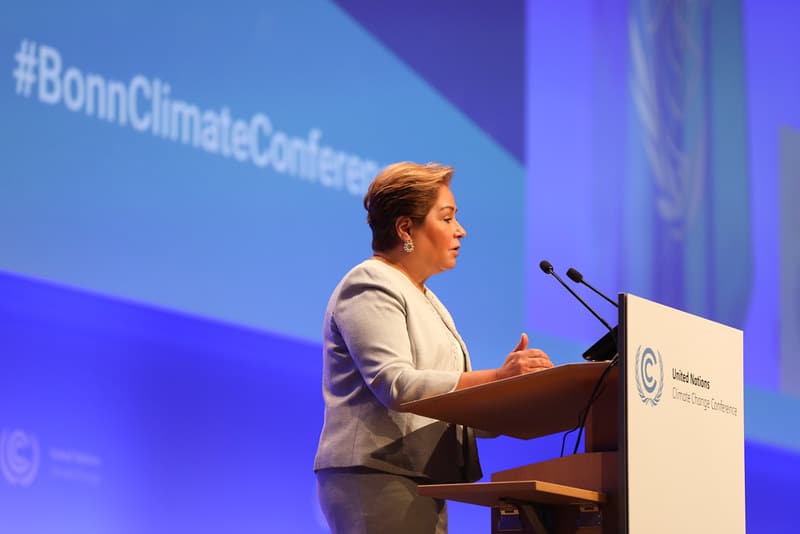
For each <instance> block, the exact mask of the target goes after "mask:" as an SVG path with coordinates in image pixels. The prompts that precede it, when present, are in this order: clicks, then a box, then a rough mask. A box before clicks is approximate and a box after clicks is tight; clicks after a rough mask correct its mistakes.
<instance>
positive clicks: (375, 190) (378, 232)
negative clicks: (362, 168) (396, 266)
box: [364, 161, 453, 252]
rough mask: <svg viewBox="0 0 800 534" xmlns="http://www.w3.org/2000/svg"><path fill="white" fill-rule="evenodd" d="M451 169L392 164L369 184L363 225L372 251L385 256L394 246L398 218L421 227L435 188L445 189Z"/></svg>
mask: <svg viewBox="0 0 800 534" xmlns="http://www.w3.org/2000/svg"><path fill="white" fill-rule="evenodd" d="M452 177H453V167H450V166H447V165H441V164H439V163H427V164H425V165H420V164H419V163H412V162H410V161H402V162H400V163H393V164H391V165H389V166H387V167H386V168H385V169H383V170H382V171H381V172H380V173H379V174H378V176H376V177H375V179H374V180H373V181H372V183H371V184H370V186H369V189H368V190H367V194H366V195H365V196H364V208H365V209H366V210H367V223H368V224H369V227H370V228H372V250H374V251H376V252H385V251H387V250H389V249H391V248H393V247H394V246H396V245H397V244H398V242H399V241H400V238H399V237H398V235H397V231H396V230H395V222H396V221H397V219H398V218H399V217H408V218H410V219H411V220H412V221H413V223H414V224H422V223H423V222H424V220H425V216H426V215H428V212H429V211H430V210H431V208H432V207H433V205H434V203H435V202H436V197H437V196H438V194H439V188H440V187H441V186H443V185H446V186H449V185H450V180H451V179H452Z"/></svg>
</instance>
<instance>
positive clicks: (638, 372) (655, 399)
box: [634, 345, 664, 406]
mask: <svg viewBox="0 0 800 534" xmlns="http://www.w3.org/2000/svg"><path fill="white" fill-rule="evenodd" d="M650 352H651V354H654V355H655V354H657V355H658V357H657V358H656V359H657V360H658V372H659V377H658V390H657V391H656V393H655V395H654V396H652V397H650V396H648V395H646V394H645V387H644V384H642V346H641V345H639V348H638V349H636V360H635V362H634V365H635V372H634V375H635V377H636V389H637V390H638V391H639V398H640V399H642V402H643V403H644V404H645V405H647V404H650V405H652V406H655V405H656V404H658V403H659V402H660V401H661V394H662V393H663V392H664V359H663V358H662V357H661V352H660V351H656V352H654V351H653V350H652V349H651V350H650Z"/></svg>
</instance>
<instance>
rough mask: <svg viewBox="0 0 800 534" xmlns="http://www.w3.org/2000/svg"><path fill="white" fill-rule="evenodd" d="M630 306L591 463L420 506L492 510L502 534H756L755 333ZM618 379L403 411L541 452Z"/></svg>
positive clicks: (658, 308)
mask: <svg viewBox="0 0 800 534" xmlns="http://www.w3.org/2000/svg"><path fill="white" fill-rule="evenodd" d="M619 302H620V313H619V332H620V334H619V339H618V347H619V352H620V356H619V363H618V364H617V365H615V366H613V367H611V368H610V369H609V370H608V372H607V373H606V375H605V377H604V378H603V380H604V382H605V384H604V386H602V387H601V388H600V389H599V392H600V393H599V395H598V396H597V399H596V400H595V402H594V403H593V404H592V406H591V408H590V410H589V413H588V418H587V423H586V438H585V452H583V453H581V454H575V455H570V456H564V457H561V458H555V459H552V460H547V461H543V462H539V463H535V464H530V465H525V466H522V467H517V468H514V469H509V470H506V471H500V472H497V473H493V474H492V475H491V481H490V482H479V483H474V484H438V485H424V486H419V490H418V491H419V493H420V494H421V495H426V496H430V497H436V498H441V499H447V500H453V501H460V502H465V503H470V504H475V505H480V506H487V507H491V509H492V522H491V524H492V532H493V533H498V534H500V533H512V532H522V533H529V532H533V533H536V534H543V533H552V534H562V533H576V532H577V533H581V534H595V533H597V534H600V533H602V534H612V533H613V534H617V533H626V534H627V533H634V534H640V533H648V534H655V533H661V532H664V533H667V532H692V533H694V532H697V533H698V534H699V533H705V532H726V533H729V532H736V533H742V534H743V533H744V425H743V414H742V404H743V395H742V377H743V372H742V332H741V331H740V330H735V329H732V328H729V327H726V326H724V325H720V324H718V323H714V322H712V321H708V320H706V319H703V318H701V317H697V316H693V315H690V314H687V313H685V312H681V311H678V310H674V309H672V308H668V307H666V306H663V305H660V304H657V303H654V302H650V301H647V300H645V299H641V298H639V297H635V296H633V295H627V294H621V295H620V300H619ZM665 362H666V366H665ZM608 367H609V363H608V362H599V363H573V364H566V365H560V366H558V367H555V368H552V369H548V370H546V371H542V372H539V373H535V374H529V375H522V376H517V377H513V378H508V379H504V380H499V381H496V382H491V383H488V384H483V385H480V386H475V387H472V388H467V389H464V390H460V391H455V392H452V393H448V394H444V395H438V396H436V397H431V398H428V399H422V400H419V401H415V402H411V403H407V404H404V405H403V406H402V409H403V410H404V411H410V412H413V413H416V414H419V415H424V416H427V417H431V418H434V419H439V420H442V421H448V422H452V423H458V424H462V425H466V426H470V427H473V428H477V429H481V430H486V431H489V432H491V433H493V434H502V435H507V436H512V437H515V438H520V439H532V438H536V437H541V436H545V435H549V434H554V433H558V432H564V431H567V430H570V429H572V428H573V427H575V426H576V424H577V422H578V419H579V417H580V415H581V413H582V412H583V411H584V410H585V409H586V407H587V405H588V402H589V398H590V396H591V395H592V392H593V390H594V388H595V386H596V384H597V383H598V381H599V380H600V379H601V376H602V375H603V373H604V371H606V369H607V368H608ZM665 367H666V370H665ZM665 385H668V386H669V387H665ZM705 447H710V448H711V450H713V451H714V452H713V453H711V454H704V450H705V449H704V448H705Z"/></svg>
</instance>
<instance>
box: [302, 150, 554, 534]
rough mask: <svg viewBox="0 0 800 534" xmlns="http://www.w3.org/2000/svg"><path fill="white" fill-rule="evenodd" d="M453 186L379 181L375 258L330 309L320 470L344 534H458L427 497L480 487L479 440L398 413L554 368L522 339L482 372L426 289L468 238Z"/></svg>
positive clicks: (423, 173)
mask: <svg viewBox="0 0 800 534" xmlns="http://www.w3.org/2000/svg"><path fill="white" fill-rule="evenodd" d="M452 175H453V169H452V167H448V166H443V165H439V164H436V163H429V164H427V165H420V164H416V163H410V162H402V163H395V164H393V165H389V166H388V167H386V168H385V169H384V170H383V171H381V173H380V174H378V176H377V177H376V178H375V179H374V181H373V182H372V184H371V185H370V187H369V190H368V191H367V194H366V196H365V197H364V207H365V208H366V210H367V222H368V223H369V226H370V228H371V229H372V250H373V253H374V255H373V256H372V257H371V258H369V259H367V260H365V261H363V262H362V263H360V264H359V265H357V266H355V267H354V268H353V269H352V270H350V272H348V273H347V274H346V275H345V276H344V278H343V279H342V280H341V282H339V285H338V286H336V289H334V291H333V294H332V295H331V298H330V301H329V302H328V307H327V310H326V312H325V320H324V326H323V336H324V342H323V397H324V400H325V421H324V424H323V427H322V433H321V436H320V441H319V447H318V449H317V455H316V459H315V462H314V470H315V472H316V474H317V484H318V489H319V497H320V504H321V506H322V510H323V512H324V514H325V517H326V519H327V521H328V524H329V525H330V528H331V531H332V532H334V533H377V534H393V533H403V534H408V533H415V534H417V533H444V532H447V509H446V505H445V501H443V500H439V499H433V498H429V497H421V496H419V495H417V489H416V488H417V485H418V484H432V483H451V482H472V481H475V480H477V479H479V478H480V477H481V470H480V465H479V462H478V456H477V449H476V446H475V435H474V431H473V430H472V429H470V428H465V427H462V426H460V425H454V424H451V423H446V422H443V421H437V420H434V419H430V418H427V417H422V416H419V415H414V414H412V413H407V412H399V411H397V410H398V407H399V406H400V405H401V404H403V403H405V402H409V401H413V400H418V399H421V398H424V397H430V396H432V395H437V394H440V393H447V392H450V391H454V390H457V389H462V388H466V387H470V386H474V385H478V384H483V383H486V382H490V381H493V380H498V379H501V378H506V377H510V376H515V375H519V374H523V373H530V372H535V371H540V370H543V369H547V368H549V367H552V365H553V364H552V362H551V361H550V359H549V358H548V356H547V355H546V354H545V353H544V352H542V351H541V350H538V349H528V348H527V345H528V339H527V336H526V335H525V334H522V336H521V339H520V342H519V344H518V345H517V347H516V348H515V349H514V351H513V352H511V354H509V355H508V357H507V358H506V359H505V362H504V363H503V365H502V366H501V367H499V368H497V369H487V370H480V371H473V370H472V368H471V365H470V360H469V353H468V352H467V348H466V346H465V345H464V341H463V340H462V339H461V336H460V335H459V334H458V331H457V330H456V327H455V323H454V322H453V318H452V317H451V316H450V313H449V312H448V311H447V308H445V306H444V304H442V303H441V302H440V301H439V299H438V298H436V295H434V293H433V292H432V291H431V290H430V289H428V288H427V287H426V285H425V282H426V281H427V280H428V278H429V277H430V276H431V275H434V274H438V273H440V272H442V271H446V270H449V269H452V268H453V267H455V265H456V261H457V259H458V253H459V249H460V247H461V241H462V239H463V238H464V237H465V236H466V235H467V232H466V230H465V229H464V227H463V226H461V225H460V224H459V223H458V220H457V219H456V213H457V211H458V210H457V207H456V202H455V198H454V197H453V193H452V191H451V190H450V180H451V178H452Z"/></svg>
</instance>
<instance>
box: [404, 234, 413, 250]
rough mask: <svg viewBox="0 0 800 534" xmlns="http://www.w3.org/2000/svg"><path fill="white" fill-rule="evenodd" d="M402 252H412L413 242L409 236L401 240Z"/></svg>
mask: <svg viewBox="0 0 800 534" xmlns="http://www.w3.org/2000/svg"><path fill="white" fill-rule="evenodd" d="M403 252H405V253H406V254H411V253H412V252H414V242H413V241H412V240H411V238H410V237H409V238H408V239H407V240H406V241H405V242H403Z"/></svg>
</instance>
